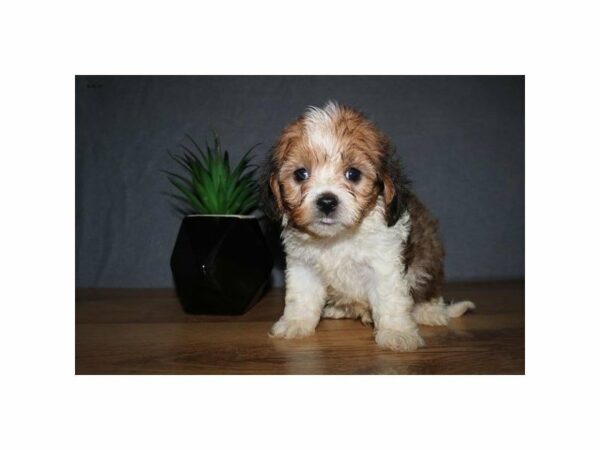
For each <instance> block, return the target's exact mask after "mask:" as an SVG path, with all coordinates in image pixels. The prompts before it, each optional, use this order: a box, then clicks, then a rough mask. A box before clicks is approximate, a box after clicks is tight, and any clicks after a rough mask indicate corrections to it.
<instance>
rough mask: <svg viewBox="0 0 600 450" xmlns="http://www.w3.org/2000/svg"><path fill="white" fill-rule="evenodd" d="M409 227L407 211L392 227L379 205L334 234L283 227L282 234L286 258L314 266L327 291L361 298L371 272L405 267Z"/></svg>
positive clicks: (369, 286) (368, 286)
mask: <svg viewBox="0 0 600 450" xmlns="http://www.w3.org/2000/svg"><path fill="white" fill-rule="evenodd" d="M409 230H410V219H409V216H408V213H405V215H404V216H403V217H402V218H401V219H400V220H399V221H398V222H397V223H396V224H395V225H394V226H392V227H388V226H387V224H386V223H385V219H384V213H383V207H382V205H378V206H377V207H376V208H374V209H373V211H371V213H370V214H369V215H368V216H367V217H365V219H364V220H363V221H362V222H361V224H360V225H359V226H358V227H357V228H356V229H354V230H349V231H347V232H345V233H343V234H340V235H338V236H336V237H334V238H321V239H317V238H313V237H310V236H309V235H307V234H304V233H300V232H299V231H297V230H294V229H291V228H286V229H285V230H284V231H283V234H282V237H283V242H284V246H285V250H286V254H287V258H288V262H289V261H290V259H293V260H294V261H295V263H300V264H304V265H306V266H307V267H308V268H310V269H311V270H314V271H315V272H316V273H317V275H318V277H319V279H320V280H321V282H322V283H323V285H324V287H325V288H327V289H328V291H329V292H330V293H333V294H334V295H336V296H339V297H343V298H344V299H345V300H346V301H360V302H364V301H366V299H367V298H368V295H369V291H370V290H371V289H372V288H373V282H374V273H375V272H377V273H378V274H380V275H381V274H385V273H389V272H391V271H393V272H395V273H396V274H397V273H398V272H403V271H404V266H403V261H402V250H403V247H404V244H405V242H406V239H407V238H408V233H409Z"/></svg>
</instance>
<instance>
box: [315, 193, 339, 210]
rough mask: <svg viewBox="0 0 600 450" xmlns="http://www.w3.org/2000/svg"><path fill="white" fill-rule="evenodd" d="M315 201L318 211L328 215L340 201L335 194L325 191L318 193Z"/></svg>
mask: <svg viewBox="0 0 600 450" xmlns="http://www.w3.org/2000/svg"><path fill="white" fill-rule="evenodd" d="M316 203H317V208H318V209H319V211H321V212H322V213H323V214H325V215H328V214H331V213H332V212H334V211H335V209H336V208H337V206H338V204H339V203H340V201H339V199H338V198H337V196H335V195H333V194H331V193H329V192H327V193H325V194H322V195H320V196H319V198H317V202H316Z"/></svg>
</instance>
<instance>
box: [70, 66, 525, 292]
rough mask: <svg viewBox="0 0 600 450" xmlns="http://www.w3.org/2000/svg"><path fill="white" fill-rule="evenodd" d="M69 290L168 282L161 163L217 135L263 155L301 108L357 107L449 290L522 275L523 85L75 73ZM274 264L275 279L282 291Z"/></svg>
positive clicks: (168, 230) (171, 231)
mask: <svg viewBox="0 0 600 450" xmlns="http://www.w3.org/2000/svg"><path fill="white" fill-rule="evenodd" d="M75 89H76V271H77V273H76V284H77V286H78V287H96V286H101V287H105V286H106V287H108V286H111V287H161V286H171V285H172V279H171V274H170V269H169V257H170V252H171V249H172V246H173V243H174V241H175V238H176V234H177V231H178V227H179V222H180V218H179V217H178V216H177V215H176V213H175V212H174V211H173V210H172V208H171V207H170V202H169V199H168V198H167V197H166V196H165V195H164V194H161V192H164V191H168V190H170V189H171V188H170V185H169V183H168V181H167V180H166V178H165V176H164V175H163V174H162V173H161V172H160V170H161V169H171V170H173V169H175V170H176V165H175V163H173V161H172V160H171V159H170V158H169V156H168V154H167V150H168V149H172V150H173V149H175V148H176V146H177V144H178V143H180V142H183V139H184V134H185V133H189V134H191V135H192V136H195V137H197V138H198V139H201V140H202V139H203V138H204V137H205V136H207V135H208V134H209V130H210V127H214V128H216V129H217V131H218V132H219V134H220V136H221V139H222V142H223V144H224V146H225V147H226V148H227V149H229V150H230V152H231V154H232V159H233V161H234V162H237V159H238V158H239V157H240V156H241V153H242V152H243V151H245V150H246V149H248V148H249V147H250V146H251V145H253V144H255V143H257V142H263V143H264V144H265V145H263V146H262V147H260V148H259V149H258V151H257V155H258V156H259V157H260V159H261V160H262V158H263V157H264V155H265V154H266V152H267V150H268V148H269V146H271V145H272V144H273V143H274V141H275V139H276V137H277V135H278V133H279V132H280V131H281V129H282V128H283V127H284V125H285V124H286V123H288V122H289V121H290V120H292V119H294V118H295V117H297V116H298V115H299V114H300V113H301V112H302V110H303V109H304V108H305V107H306V106H307V105H317V106H318V105H322V104H323V103H324V102H325V101H326V100H328V99H335V100H338V101H339V102H340V103H345V104H348V105H350V106H353V107H356V108H358V109H360V110H363V111H364V112H365V113H367V115H368V116H369V117H370V118H372V119H373V120H374V121H375V122H376V123H377V124H378V125H379V126H380V127H381V128H382V129H383V130H384V132H385V133H387V134H388V136H389V137H390V138H391V140H392V142H393V143H394V144H395V145H396V148H397V152H398V154H399V155H400V158H401V160H402V161H403V163H404V166H405V168H406V171H407V173H408V175H409V177H410V178H411V179H412V181H413V189H414V191H415V192H416V193H417V194H418V195H419V196H420V197H421V199H422V200H423V201H424V202H425V204H426V205H427V206H428V207H429V209H430V210H431V211H432V212H433V214H434V215H435V216H437V217H438V218H439V220H440V223H441V229H442V234H443V238H444V241H445V245H446V250H447V258H446V269H447V275H448V279H449V280H477V279H482V280H483V279H485V280H498V279H515V278H523V277H524V133H525V130H524V77H522V76H510V77H509V76H501V77H490V76H469V77H466V76H457V77H455V76H452V77H438V76H435V77H413V76H410V77H407V76H394V77H380V76H376V77H374V76H371V77H363V76H360V77H329V76H316V77H297V76H293V77H290V76H274V77H268V76H256V77H254V76H252V77H246V76H226V77H222V76H193V77H187V76H186V77H179V76H168V77H154V76H152V77H147V76H144V77H140V76H128V77H127V76H116V77H107V76H78V77H76V80H75ZM280 270H281V269H280V268H276V269H275V271H274V281H275V284H281V279H282V278H281V272H280Z"/></svg>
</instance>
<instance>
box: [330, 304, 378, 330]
mask: <svg viewBox="0 0 600 450" xmlns="http://www.w3.org/2000/svg"><path fill="white" fill-rule="evenodd" d="M321 317H322V318H324V319H360V321H361V322H362V324H363V325H365V326H371V325H373V318H372V317H371V311H370V310H369V309H368V307H366V306H362V305H357V304H353V305H352V304H351V305H336V304H328V305H326V306H325V308H323V312H322V313H321Z"/></svg>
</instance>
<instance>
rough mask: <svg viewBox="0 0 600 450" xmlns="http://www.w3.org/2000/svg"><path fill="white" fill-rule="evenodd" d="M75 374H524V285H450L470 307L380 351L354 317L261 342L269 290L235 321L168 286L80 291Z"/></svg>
mask: <svg viewBox="0 0 600 450" xmlns="http://www.w3.org/2000/svg"><path fill="white" fill-rule="evenodd" d="M76 297H77V301H76V373H77V374H523V373H524V371H525V342H524V341H525V330H524V326H525V318H524V286H523V283H520V282H513V283H481V284H460V285H459V284H456V285H449V286H448V287H447V288H446V293H445V297H446V299H456V300H459V299H460V300H463V299H464V300H472V301H474V302H475V303H476V304H477V309H476V310H475V311H474V312H473V313H469V314H467V315H465V316H464V317H461V318H458V319H453V320H452V323H451V324H450V326H449V327H421V333H422V335H423V337H424V339H425V341H426V344H427V346H426V347H424V348H422V349H419V350H418V351H416V352H412V353H394V352H392V351H388V350H381V349H379V348H378V347H377V346H376V345H375V342H374V340H373V337H372V330H371V329H369V328H366V327H364V326H363V325H361V323H360V322H358V321H353V320H322V321H321V323H320V325H319V327H318V328H317V333H316V334H315V335H314V336H312V337H309V338H304V339H297V340H279V339H270V338H269V337H268V336H267V332H268V330H269V328H270V326H271V325H272V324H273V322H274V321H275V320H276V319H277V318H278V317H279V316H280V315H281V312H282V311H283V291H282V290H280V289H273V290H271V291H270V292H269V293H267V294H266V296H265V297H264V298H263V299H262V300H261V301H260V302H259V303H258V304H257V305H256V306H255V307H254V308H253V309H252V310H250V311H249V312H248V313H246V314H245V315H244V316H240V317H215V316H212V317H211V316H191V315H186V314H184V313H183V312H182V310H181V308H180V306H179V303H178V301H177V299H176V297H175V295H174V293H173V292H172V291H170V290H165V289H135V290H134V289H79V290H78V291H77V295H76Z"/></svg>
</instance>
